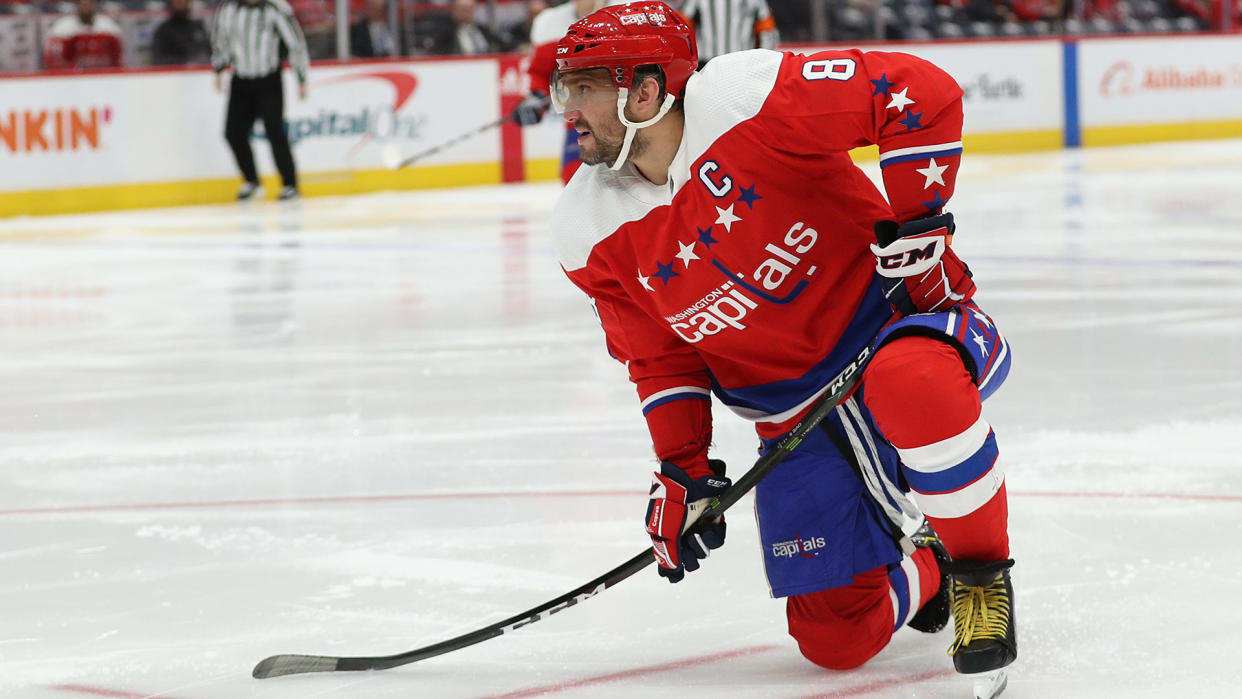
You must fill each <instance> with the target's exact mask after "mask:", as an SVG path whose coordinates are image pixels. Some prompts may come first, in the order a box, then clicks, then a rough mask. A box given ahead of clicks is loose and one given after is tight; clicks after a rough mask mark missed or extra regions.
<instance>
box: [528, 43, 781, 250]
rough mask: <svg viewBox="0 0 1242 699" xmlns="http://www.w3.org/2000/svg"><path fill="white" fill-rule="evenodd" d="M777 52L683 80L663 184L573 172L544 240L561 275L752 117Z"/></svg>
mask: <svg viewBox="0 0 1242 699" xmlns="http://www.w3.org/2000/svg"><path fill="white" fill-rule="evenodd" d="M783 59H784V54H782V53H779V52H776V51H768V50H765V49H755V50H753V51H740V52H738V53H732V54H727V55H725V56H721V57H720V58H718V59H715V60H713V61H711V62H710V63H708V64H707V66H706V67H704V68H703V70H702V71H701V72H699V73H695V74H694V75H692V76H691V77H690V82H689V84H687V86H686V97H685V102H684V109H685V117H686V126H685V130H684V132H683V134H682V142H681V146H680V148H679V150H678V151H677V156H676V158H674V160H673V164H672V165H671V166H670V167H669V180H670V181H669V184H668V185H664V186H657V185H653V184H651V183H650V182H648V181H647V180H646V179H645V178H643V177H642V176H641V175H639V174H638V171H637V170H636V169H635V168H634V166H633V165H626V166H625V167H623V168H621V169H620V170H617V171H613V170H609V169H608V168H607V167H605V166H603V165H596V166H593V167H586V166H584V167H581V168H578V172H577V173H575V174H574V177H573V179H571V180H570V181H569V184H568V185H566V187H565V191H563V192H562V193H561V197H560V199H558V200H557V202H556V208H555V209H553V212H552V222H551V230H552V241H553V245H554V246H555V248H556V254H557V258H558V259H559V260H560V263H561V266H563V267H564V268H565V269H566V270H568V271H573V270H576V269H581V268H582V267H585V266H586V264H587V260H588V259H589V258H590V256H591V250H592V249H594V248H595V246H596V245H597V244H599V242H600V241H602V240H604V239H605V238H607V237H608V236H610V235H612V234H613V233H614V232H616V230H617V229H618V228H620V227H621V226H623V225H625V224H626V223H629V222H631V221H637V220H639V219H641V218H643V217H644V216H646V215H647V214H648V213H650V212H651V210H652V209H654V208H656V207H658V206H664V205H667V204H669V203H670V202H672V199H673V196H674V195H675V194H676V193H677V192H678V191H679V190H680V189H681V187H682V186H683V185H685V184H686V182H687V181H688V180H689V179H690V177H691V176H692V174H693V173H692V172H691V168H692V166H693V165H694V163H695V161H697V160H698V159H699V157H700V156H702V155H703V153H704V152H705V151H706V150H707V149H708V148H709V147H710V146H711V144H712V143H714V142H715V141H716V140H717V139H718V138H720V137H721V136H722V135H723V134H724V133H726V132H727V131H729V130H730V129H732V128H733V127H735V126H737V125H738V124H740V123H742V122H744V121H746V120H748V119H750V118H751V117H753V116H755V115H756V114H758V113H759V110H760V109H762V107H763V104H764V102H766V101H767V97H768V94H770V93H771V91H772V86H773V85H774V84H775V83H776V76H777V73H778V72H779V70H780V66H781V61H782V60H783Z"/></svg>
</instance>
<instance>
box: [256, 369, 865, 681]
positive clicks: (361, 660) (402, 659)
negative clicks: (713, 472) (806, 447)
mask: <svg viewBox="0 0 1242 699" xmlns="http://www.w3.org/2000/svg"><path fill="white" fill-rule="evenodd" d="M870 356H871V352H870V348H866V347H864V348H863V350H862V352H860V353H859V354H858V356H857V357H855V358H854V361H852V362H850V363H849V364H848V365H847V366H846V367H845V369H843V370H842V371H841V373H840V374H838V375H837V377H836V378H835V379H833V380H832V382H831V383H829V384H828V389H827V390H826V391H825V393H824V396H823V397H822V398H820V399H819V402H818V403H816V404H815V407H814V408H813V409H812V410H811V412H809V413H807V414H806V415H805V416H804V417H803V418H802V419H801V420H799V421H798V424H796V425H794V426H793V429H791V430H789V432H788V433H787V434H786V435H785V436H784V438H782V439H781V440H780V441H779V442H777V443H776V444H775V445H774V446H773V447H772V448H771V449H769V450H768V452H767V453H766V454H764V455H763V456H761V457H759V460H758V461H756V462H755V465H754V466H753V467H751V469H750V470H749V471H747V472H746V473H745V474H744V475H743V476H742V477H741V478H739V479H738V480H737V482H735V483H734V484H733V486H732V487H731V488H729V489H728V490H726V491H725V492H723V493H721V494H720V497H718V498H716V499H714V500H712V501H711V502H710V503H708V505H707V506H706V507H704V508H703V509H702V510H701V511H700V512H699V513H698V514H697V516H698V517H715V516H717V515H720V514H722V513H723V512H724V511H725V510H727V509H729V507H730V506H732V505H733V504H734V503H736V502H737V501H738V500H740V499H741V498H742V496H743V495H745V494H746V493H748V492H750V490H751V489H752V488H754V487H755V486H756V485H758V484H759V481H761V480H763V477H764V476H766V475H768V474H769V473H771V472H772V469H774V468H776V466H777V464H779V463H781V462H782V461H784V460H785V457H786V456H788V455H789V453H790V452H792V451H793V450H794V449H795V448H797V446H798V444H800V443H801V442H802V440H804V439H806V437H807V435H809V434H810V433H811V430H813V429H815V427H816V426H818V425H819V423H820V422H822V421H823V419H824V418H825V417H827V416H828V413H830V412H831V411H832V409H833V408H835V407H836V406H837V404H838V403H840V402H841V401H842V400H844V399H845V397H846V396H847V395H848V394H849V392H850V390H851V389H852V388H853V387H854V384H856V383H857V382H858V379H859V377H861V376H862V369H863V365H864V364H866V362H867V360H868V359H869V358H870ZM692 516H693V515H692ZM653 561H655V557H654V556H653V555H652V553H651V549H650V548H646V549H643V551H642V552H641V553H639V554H638V555H636V556H634V557H633V558H631V559H630V560H628V561H626V562H625V563H622V564H621V565H619V566H617V567H616V568H613V569H612V570H610V571H608V572H607V573H604V574H603V575H601V576H599V577H598V578H595V579H594V580H592V581H591V582H589V583H587V584H585V585H583V586H581V587H577V588H574V589H573V590H570V591H569V592H566V593H565V594H563V595H561V596H560V597H557V598H556V599H553V600H549V601H547V602H544V603H543V604H541V605H539V606H538V607H535V608H534V609H528V610H526V611H524V612H522V613H521V614H517V615H515V616H511V617H509V618H508V619H505V620H504V621H498V622H496V623H495V624H492V625H490V626H485V627H483V628H481V629H478V630H477V631H471V632H470V633H467V634H463V635H461V636H457V637H456V638H450V639H448V640H447V641H441V642H439V643H435V644H432V645H430V646H424V647H422V648H415V649H414V650H411V651H407V652H405V653H399V654H397V655H379V656H361V657H351V658H339V657H335V656H331V655H273V656H271V657H269V658H264V659H263V660H261V661H259V664H258V665H255V666H254V671H253V672H252V673H251V674H253V675H254V676H255V678H256V679H265V678H268V677H279V676H281V675H296V674H301V673H307V672H339V671H342V670H386V669H388V668H392V667H397V666H399V665H408V664H409V663H414V662H418V661H419V660H425V659H427V658H431V657H435V656H437V655H443V654H444V653H449V652H451V651H455V650H460V649H462V648H466V647H467V646H472V645H474V644H476V643H479V642H482V641H486V640H487V639H489V638H495V637H497V636H500V635H501V634H505V633H508V632H510V631H515V630H517V629H520V628H522V627H523V626H527V625H529V624H533V623H535V622H536V621H540V620H541V619H545V618H547V617H549V616H551V615H553V614H555V613H557V612H559V611H561V610H563V609H568V608H569V607H572V606H574V605H575V604H578V603H579V602H581V601H583V600H586V599H590V598H591V597H594V596H595V595H597V594H599V593H600V592H602V591H603V590H606V589H608V588H610V587H612V586H613V585H616V584H617V583H619V582H621V581H622V580H625V579H626V578H628V577H630V576H632V575H634V574H635V573H637V572H638V571H640V570H642V569H643V568H646V567H647V566H648V565H650V564H651V563H652V562H653Z"/></svg>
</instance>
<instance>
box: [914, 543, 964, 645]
mask: <svg viewBox="0 0 1242 699" xmlns="http://www.w3.org/2000/svg"><path fill="white" fill-rule="evenodd" d="M910 542H911V543H913V544H914V545H915V547H916V548H921V549H931V551H932V554H933V555H935V556H936V563H937V565H939V566H940V589H939V590H938V591H937V592H936V596H935V597H932V598H931V599H929V600H927V601H926V602H924V603H923V606H922V607H920V608H919V610H918V612H916V613H915V615H914V616H913V617H911V619H910V621H907V622H906V626H909V627H910V628H912V629H914V630H915V631H922V632H923V633H936V632H937V631H939V630H941V629H943V628H944V627H945V626H946V625H948V623H949V612H950V608H951V606H952V604H951V603H952V600H951V599H950V593H951V591H952V589H953V580H952V578H951V577H949V572H948V567H949V562H950V560H951V559H950V558H949V552H948V551H946V550H945V548H944V544H943V543H941V542H940V536H939V535H938V534H936V530H935V529H932V526H931V523H930V522H928V521H927V520H923V524H922V525H921V526H920V527H919V528H918V531H916V532H914V533H913V534H911V535H910Z"/></svg>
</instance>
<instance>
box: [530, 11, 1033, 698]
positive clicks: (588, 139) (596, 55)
mask: <svg viewBox="0 0 1242 699" xmlns="http://www.w3.org/2000/svg"><path fill="white" fill-rule="evenodd" d="M556 56H557V72H556V73H554V74H553V76H552V80H551V87H552V99H553V103H554V106H555V107H556V109H557V110H558V111H559V112H561V113H562V114H563V116H564V119H565V120H566V121H567V122H568V123H570V124H571V125H572V126H573V127H574V129H575V131H576V132H577V134H578V137H577V141H578V145H579V148H580V154H581V158H582V161H583V163H585V164H587V165H591V166H593V167H583V168H581V169H580V170H579V171H578V172H577V174H576V175H575V176H574V177H573V179H572V180H571V181H570V182H569V184H568V186H567V187H566V189H565V191H564V193H563V194H562V196H561V198H560V200H559V201H558V203H557V205H556V208H555V211H554V213H553V218H552V223H551V228H552V234H553V238H554V244H555V246H556V250H557V254H558V258H559V260H560V263H561V265H562V266H563V267H564V269H565V272H566V273H567V275H568V276H569V278H570V280H571V281H572V282H573V283H574V284H575V285H577V286H578V287H580V288H581V289H582V290H583V291H584V292H586V294H587V295H588V296H589V297H590V298H591V300H592V302H593V303H594V305H595V307H596V309H597V311H598V315H599V318H600V321H601V323H602V325H603V328H604V331H605V335H606V340H607V344H608V349H609V351H610V352H611V353H612V354H613V355H614V356H615V357H616V358H617V359H619V360H621V361H622V362H624V363H626V365H627V366H628V370H629V375H630V378H631V380H632V381H633V382H634V383H635V384H636V387H637V391H638V397H639V399H640V401H641V405H642V411H643V414H644V416H645V418H646V421H647V425H648V429H649V431H650V434H651V438H652V441H653V446H654V450H655V453H656V455H657V457H658V459H659V461H660V467H659V471H658V472H657V473H656V474H655V476H654V481H653V483H652V489H651V498H650V501H649V503H648V507H647V515H646V529H647V532H648V534H649V535H650V537H651V540H652V544H653V550H654V553H655V557H656V559H657V562H658V564H659V566H658V568H659V573H660V575H661V576H664V577H665V578H667V579H668V580H670V581H672V582H677V581H678V580H680V579H681V578H682V576H683V575H684V572H685V571H687V570H696V569H698V568H699V562H698V561H699V559H701V558H705V557H706V555H707V553H708V550H709V549H711V548H715V547H717V546H720V545H721V544H722V543H723V541H724V535H725V524H724V521H723V520H717V521H710V522H700V523H697V524H696V525H695V526H694V527H693V528H692V529H691V530H689V532H687V533H686V534H684V535H683V526H684V525H685V521H686V512H687V505H688V504H689V503H692V502H694V501H697V500H700V499H703V498H710V497H712V496H714V495H716V494H719V493H721V492H723V490H724V489H725V488H727V487H728V485H729V484H730V481H729V479H728V478H726V477H725V475H724V464H723V462H721V461H718V460H716V459H710V460H709V458H708V445H709V443H710V442H711V436H712V422H711V410H710V401H711V396H715V399H716V400H718V401H720V402H721V403H723V404H724V405H725V406H727V407H728V408H730V409H731V410H732V411H734V412H735V413H737V414H738V415H740V416H742V417H744V418H748V419H750V420H753V421H755V422H756V427H757V432H758V435H759V437H760V439H761V444H762V446H763V448H767V447H769V446H770V445H771V444H773V443H774V442H775V441H776V440H777V439H778V438H779V437H780V436H781V435H782V434H783V433H784V432H786V431H787V430H788V429H789V428H790V427H791V426H792V425H793V424H794V423H795V422H796V420H797V419H798V418H799V417H800V416H801V415H803V414H805V413H806V412H807V411H808V410H809V408H810V407H811V406H812V404H813V403H814V401H815V400H816V399H817V398H818V397H819V396H820V395H822V394H823V393H824V392H825V391H826V390H827V387H828V386H829V385H830V384H831V383H832V382H833V379H834V377H836V376H837V375H838V374H839V373H840V372H841V371H842V368H843V367H845V366H847V365H848V364H849V363H850V362H851V360H854V359H855V358H856V357H858V356H860V354H861V353H862V351H863V350H864V349H865V348H868V347H869V348H870V350H871V354H870V361H869V362H868V364H867V366H866V370H865V372H864V374H863V378H862V380H861V381H860V383H859V386H858V388H857V390H856V391H855V392H854V393H853V395H852V396H850V397H849V398H848V399H847V400H845V401H844V402H843V403H841V404H840V405H839V406H838V407H837V408H836V409H835V410H834V411H833V412H832V414H830V416H829V417H828V418H827V419H826V420H825V421H824V423H823V426H824V429H823V430H817V431H816V432H815V433H814V436H812V437H811V438H808V439H806V440H805V441H804V442H803V443H802V444H801V445H799V446H798V448H797V449H796V450H795V451H794V452H793V453H792V454H791V455H790V456H789V457H788V458H787V459H786V460H785V461H784V462H782V463H781V465H780V466H779V467H777V468H776V470H775V471H773V472H772V473H771V474H770V475H769V476H768V477H767V478H766V479H765V480H764V481H763V482H761V483H760V484H759V486H758V487H757V489H756V495H755V508H756V515H757V521H758V525H759V529H760V539H761V542H762V546H763V556H764V563H765V568H766V573H767V577H768V581H769V584H770V586H771V591H772V594H773V595H775V596H777V597H786V598H787V602H786V611H787V618H788V628H789V633H790V634H791V635H792V636H793V637H794V638H795V639H796V640H797V642H798V645H799V648H800V650H801V652H802V654H803V655H804V656H805V657H806V658H808V659H809V660H811V661H812V662H814V663H816V664H818V665H821V666H823V667H827V668H832V669H849V668H853V667H857V666H859V665H861V664H863V663H864V662H866V661H867V660H868V659H869V658H871V657H873V656H874V655H875V654H876V653H878V652H879V651H880V650H881V649H882V648H883V647H884V646H885V645H886V644H887V643H888V641H889V638H890V637H891V635H892V633H893V632H894V631H895V630H896V629H898V628H900V627H901V626H902V625H903V624H907V623H909V625H911V626H913V627H915V628H917V629H920V630H924V631H935V630H938V629H939V628H940V627H942V626H943V625H944V624H946V623H947V621H948V615H949V608H950V606H951V607H952V613H953V616H954V620H955V630H956V637H955V639H954V641H953V643H952V647H951V649H950V651H949V652H950V654H951V655H953V661H954V665H955V667H956V668H957V670H958V671H959V672H963V673H985V672H986V673H991V672H994V671H997V670H998V669H999V668H1002V667H1004V666H1006V665H1008V664H1009V663H1011V662H1012V661H1013V660H1014V659H1015V657H1016V654H1017V650H1016V638H1015V632H1014V619H1013V615H1012V612H1013V608H1012V598H1013V590H1012V585H1011V582H1010V574H1009V569H1010V566H1011V565H1012V564H1013V561H1012V560H1011V559H1010V558H1009V541H1008V534H1007V516H1008V515H1007V504H1006V503H1007V501H1006V493H1005V486H1004V476H1003V472H1002V470H1001V467H1000V465H999V464H997V463H996V457H997V446H996V441H995V438H994V437H993V434H992V430H991V428H990V427H989V425H988V422H987V421H986V420H985V419H984V417H983V415H982V412H981V401H982V399H983V398H984V397H986V396H988V395H990V394H991V393H992V392H993V391H994V390H996V388H997V387H998V386H999V385H1000V384H1001V383H1002V381H1003V380H1004V378H1005V376H1006V375H1007V373H1008V370H1009V353H1008V347H1007V345H1006V342H1005V340H1004V338H1003V337H1002V336H1001V335H1000V333H999V332H998V330H997V328H996V326H995V324H994V323H993V322H992V320H991V318H989V316H988V315H987V314H985V313H984V312H983V311H982V310H981V309H980V308H979V307H978V306H977V305H976V304H975V303H974V302H973V300H972V296H973V294H974V291H975V286H974V283H973V281H972V279H971V276H970V272H969V270H968V269H967V267H966V265H965V264H964V263H963V262H962V261H961V260H960V259H959V258H958V257H957V255H956V254H955V253H954V251H953V249H952V248H950V247H949V243H950V241H951V238H952V234H953V231H954V222H953V215H952V214H951V213H947V212H945V211H944V207H945V205H946V203H947V202H948V201H949V200H950V198H951V197H952V195H953V189H954V182H955V179H954V178H955V175H956V173H957V169H958V162H959V157H960V154H961V150H962V147H961V128H962V104H961V97H962V90H961V88H959V87H958V85H957V84H956V83H955V82H954V81H953V79H952V78H950V77H949V76H948V75H947V74H945V73H944V72H943V71H941V70H940V69H939V68H937V67H935V66H933V65H931V64H930V63H927V62H926V61H923V60H921V59H918V58H915V57H913V56H909V55H905V54H899V53H879V52H870V53H868V52H862V51H857V50H841V51H823V52H819V53H815V54H811V55H799V54H792V53H780V52H776V51H770V50H766V49H755V50H750V51H742V52H738V53H733V54H727V55H725V56H721V57H719V58H716V59H713V60H712V61H711V62H710V63H709V64H708V65H707V67H706V68H704V69H703V70H702V71H701V72H699V73H695V72H694V69H695V66H696V62H697V56H696V50H695V43H694V37H693V33H692V31H691V29H690V27H689V26H688V25H687V24H686V22H685V20H684V19H683V18H681V17H680V16H679V15H677V14H676V13H675V12H674V11H673V10H672V9H671V8H669V7H668V6H667V5H665V4H664V3H660V2H636V3H631V4H628V5H624V6H611V7H606V8H603V9H600V10H598V11H596V12H594V13H593V14H591V15H590V16H588V17H586V18H585V19H583V20H581V21H579V22H577V23H575V24H574V25H573V26H571V27H570V29H569V31H568V33H567V34H566V36H565V37H564V38H563V39H562V40H561V41H560V43H559V44H558V46H557V53H556ZM867 144H878V146H879V150H880V165H881V168H882V173H883V181H884V187H885V190H886V191H887V194H888V201H887V202H886V201H885V198H884V197H883V196H882V195H881V194H880V192H879V191H878V190H877V189H876V187H875V186H874V185H873V184H872V183H871V181H870V180H869V179H868V178H867V177H866V175H865V174H864V173H863V172H862V171H861V170H859V169H858V168H857V167H856V166H855V165H854V164H853V162H852V161H851V160H850V158H849V156H848V154H847V151H849V150H850V149H851V148H854V147H857V146H864V145H867ZM908 494H912V496H913V500H914V501H915V502H917V504H918V506H919V508H920V509H921V511H922V513H923V515H925V516H926V523H929V524H930V525H931V527H932V528H934V532H933V531H931V529H929V528H928V527H927V526H926V525H925V526H924V527H923V528H921V529H920V531H919V535H918V536H917V537H916V538H917V539H918V541H917V542H916V543H917V544H921V546H920V547H917V548H915V547H908V548H907V549H906V550H907V551H909V553H905V554H903V550H902V549H903V547H902V546H901V545H900V544H899V542H904V537H903V536H902V534H901V532H900V531H899V530H898V529H897V526H896V524H897V523H899V522H902V521H903V514H908V515H911V516H917V517H921V515H919V510H918V509H915V508H914V507H912V505H911V503H910V502H909V500H908V499H907V495H908ZM916 521H918V520H916ZM937 533H938V536H939V541H938V540H937V538H936V535H937ZM941 544H942V545H941ZM946 550H947V554H949V555H944V554H945V552H946ZM949 556H951V558H952V561H950V560H949ZM996 674H997V675H1000V673H996Z"/></svg>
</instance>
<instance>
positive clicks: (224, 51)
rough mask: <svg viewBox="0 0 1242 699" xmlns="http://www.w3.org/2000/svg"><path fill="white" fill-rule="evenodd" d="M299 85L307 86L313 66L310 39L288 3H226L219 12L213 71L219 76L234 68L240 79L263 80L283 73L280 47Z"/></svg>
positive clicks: (213, 43)
mask: <svg viewBox="0 0 1242 699" xmlns="http://www.w3.org/2000/svg"><path fill="white" fill-rule="evenodd" d="M281 41H284V44H285V46H287V47H288V49H289V64H290V65H292V66H293V70H294V72H296V73H297V76H298V82H300V83H304V82H306V71H307V69H308V67H309V65H310V58H309V54H308V53H307V49H306V37H304V36H302V28H301V27H299V26H298V21H297V20H296V19H294V17H293V8H292V7H291V6H290V5H289V3H288V2H285V0H259V2H256V3H249V2H246V0H225V1H224V2H223V3H221V4H220V7H219V9H217V10H216V18H215V26H214V27H213V31H212V39H211V67H212V68H214V69H215V71H216V72H217V73H219V72H220V71H222V70H224V69H225V68H227V67H229V66H233V74H234V75H236V76H237V77H239V78H262V77H264V76H266V75H270V74H272V73H275V72H276V71H278V70H280V43H281Z"/></svg>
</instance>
